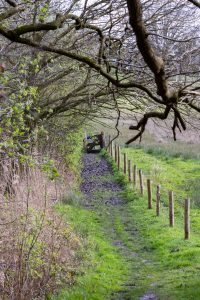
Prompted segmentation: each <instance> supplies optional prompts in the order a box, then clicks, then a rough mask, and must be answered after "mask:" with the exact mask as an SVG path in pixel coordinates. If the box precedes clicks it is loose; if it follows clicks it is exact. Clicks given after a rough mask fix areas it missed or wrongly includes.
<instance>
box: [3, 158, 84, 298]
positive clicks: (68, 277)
mask: <svg viewBox="0 0 200 300" xmlns="http://www.w3.org/2000/svg"><path fill="white" fill-rule="evenodd" d="M64 171H65V170H62V169H60V173H62V175H63V176H61V177H60V179H57V180H56V181H50V180H49V179H48V176H46V175H45V174H44V173H43V172H41V171H40V170H39V168H37V167H35V168H29V167H28V166H26V165H24V166H23V168H19V166H18V165H16V164H14V163H13V162H11V161H7V162H3V161H2V164H1V186H0V295H1V299H3V300H29V299H33V298H34V299H44V297H45V294H47V293H51V292H54V291H55V290H56V289H57V288H58V287H60V286H62V285H63V284H67V283H69V284H72V283H73V281H74V275H73V274H74V273H75V272H74V270H75V269H76V267H77V265H78V264H79V261H78V260H77V258H76V250H77V249H79V248H80V246H81V239H80V238H79V237H77V236H76V235H75V234H74V233H73V230H72V228H71V227H70V224H66V222H64V221H63V220H62V218H61V216H58V215H57V214H56V212H55V211H54V210H53V209H52V205H53V204H54V203H56V202H59V201H61V197H62V195H63V193H64V191H65V190H66V184H65V183H66V182H68V184H69V185H70V183H71V182H72V179H73V178H72V176H71V175H69V176H67V175H64V174H66V173H65V172H64ZM11 181H12V185H10V183H11Z"/></svg>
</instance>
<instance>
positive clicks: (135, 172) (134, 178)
mask: <svg viewBox="0 0 200 300" xmlns="http://www.w3.org/2000/svg"><path fill="white" fill-rule="evenodd" d="M133 184H134V186H135V187H136V185H137V166H136V165H134V167H133Z"/></svg>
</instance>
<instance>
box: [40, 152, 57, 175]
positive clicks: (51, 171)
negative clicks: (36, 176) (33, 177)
mask: <svg viewBox="0 0 200 300" xmlns="http://www.w3.org/2000/svg"><path fill="white" fill-rule="evenodd" d="M41 169H42V171H44V172H45V173H46V174H47V175H48V177H49V179H50V180H54V179H55V178H57V177H59V176H60V174H59V172H58V170H57V168H56V167H55V162H54V161H53V160H52V159H49V158H48V157H45V158H44V160H43V162H42V164H41Z"/></svg>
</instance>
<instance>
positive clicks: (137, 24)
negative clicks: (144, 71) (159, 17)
mask: <svg viewBox="0 0 200 300" xmlns="http://www.w3.org/2000/svg"><path fill="white" fill-rule="evenodd" d="M127 5H128V10H129V16H130V19H129V21H130V25H131V26H132V28H133V31H134V33H135V35H136V40H137V46H138V48H139V50H140V52H141V54H142V56H143V58H144V61H145V62H146V64H147V65H148V67H149V68H150V70H151V71H152V72H153V74H154V77H155V82H156V85H157V93H158V95H160V96H161V97H162V98H163V100H164V101H165V102H166V103H169V102H171V101H172V102H173V101H176V100H177V93H175V92H174V90H172V89H171V88H169V86H168V83H167V79H166V76H165V67H164V61H163V59H162V58H161V57H160V56H158V55H157V54H156V51H155V49H154V48H153V46H152V44H151V43H150V41H149V39H148V32H147V30H146V27H145V23H144V21H143V14H142V5H141V1H140V0H127Z"/></svg>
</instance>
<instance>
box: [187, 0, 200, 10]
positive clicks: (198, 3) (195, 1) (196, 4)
mask: <svg viewBox="0 0 200 300" xmlns="http://www.w3.org/2000/svg"><path fill="white" fill-rule="evenodd" d="M188 1H189V2H191V3H192V4H194V5H195V6H197V7H198V8H200V2H198V1H197V0H188Z"/></svg>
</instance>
